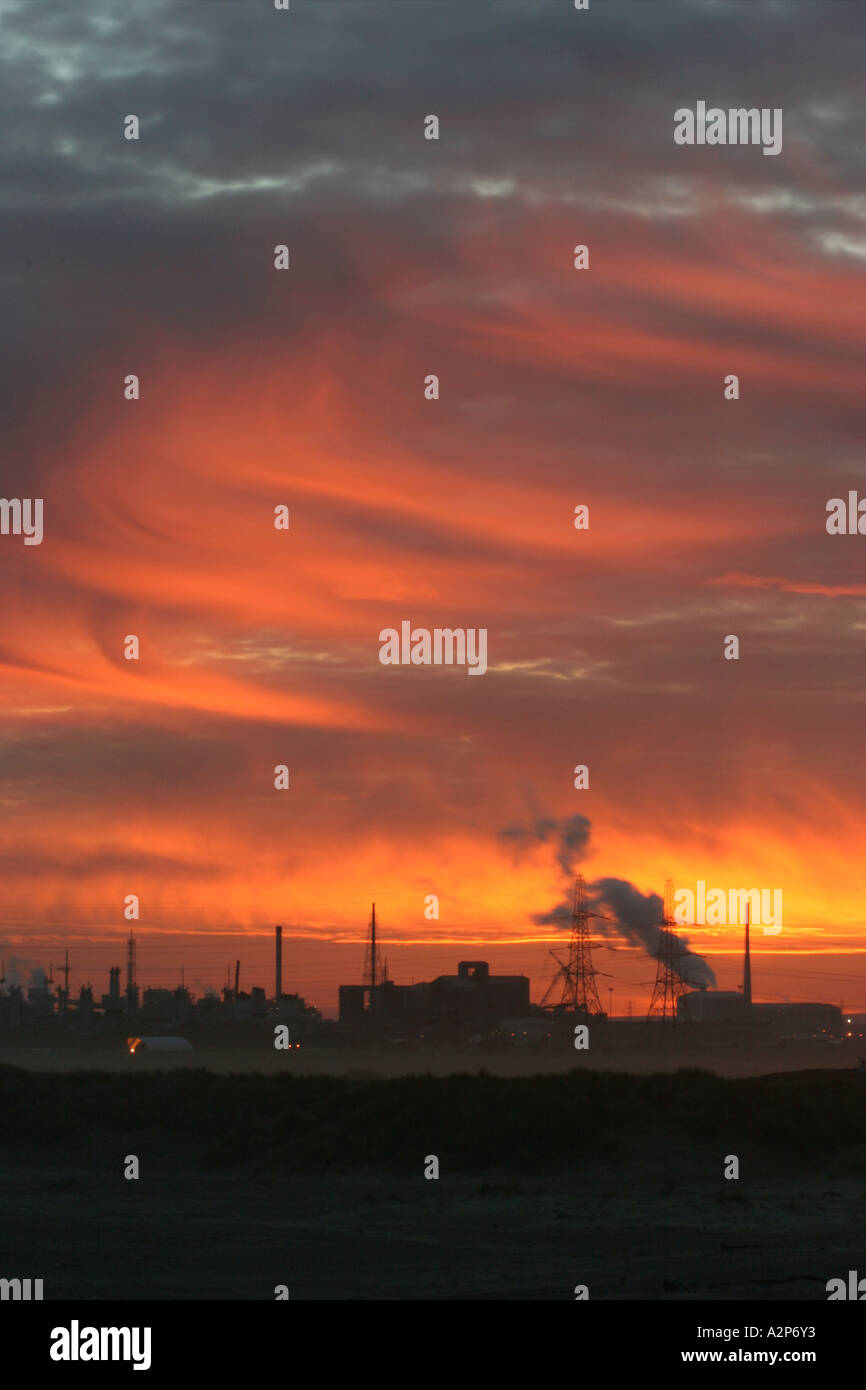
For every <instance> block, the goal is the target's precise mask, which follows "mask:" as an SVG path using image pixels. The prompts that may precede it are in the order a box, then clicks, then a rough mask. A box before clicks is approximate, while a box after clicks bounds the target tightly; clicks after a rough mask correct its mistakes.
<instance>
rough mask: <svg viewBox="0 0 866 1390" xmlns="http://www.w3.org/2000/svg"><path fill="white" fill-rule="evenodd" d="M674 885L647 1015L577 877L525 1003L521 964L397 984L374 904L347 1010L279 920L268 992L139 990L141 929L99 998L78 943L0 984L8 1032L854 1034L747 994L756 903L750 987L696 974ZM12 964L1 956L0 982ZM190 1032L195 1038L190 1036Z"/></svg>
mask: <svg viewBox="0 0 866 1390" xmlns="http://www.w3.org/2000/svg"><path fill="white" fill-rule="evenodd" d="M672 902H673V886H672V883H671V881H670V880H668V882H667V884H666V885H665V897H664V911H663V914H662V918H661V920H660V921H659V922H658V924H657V939H656V944H655V949H654V952H653V954H654V956H655V962H656V977H655V982H654V985H653V989H652V994H651V998H650V1002H649V1007H648V1009H647V1012H646V1015H644V1016H642V1017H628V1018H614V1017H612V1016H610V1014H609V1012H607V1011H605V1010H604V1009H603V1008H602V1005H601V1001H600V997H599V989H598V983H597V975H598V973H599V972H597V970H596V968H595V966H594V964H593V957H592V933H591V929H590V921H591V919H592V918H593V917H594V916H597V915H599V914H596V913H594V912H591V911H590V910H589V908H588V905H587V895H586V884H585V881H584V879H583V876H582V875H579V876H578V877H577V879H576V881H575V884H574V893H573V900H572V910H571V932H570V937H569V941H568V950H567V953H566V952H564V951H563V952H561V953H560V952H552V953H551V954H552V955H553V957H554V960H555V962H556V967H557V968H556V972H555V974H554V976H553V979H552V980H551V982H550V984H549V986H548V988H547V990H546V992H545V994H544V996H543V998H542V1000H541V1002H540V1003H539V1004H535V1005H533V1004H531V1003H530V980H529V978H528V976H526V975H495V974H491V972H490V966H489V964H488V962H487V961H484V960H462V961H459V962H457V963H456V973H455V974H450V975H439V976H437V978H436V979H433V980H429V981H422V982H419V983H412V984H408V985H400V984H397V983H396V982H395V981H393V980H391V979H389V978H388V967H387V962H386V961H385V959H384V956H383V953H382V945H381V941H380V940H379V939H378V936H377V922H376V907H375V904H373V909H372V912H371V915H370V922H369V929H368V936H367V944H366V955H365V962H364V968H363V973H362V980H361V982H360V983H356V984H342V985H340V986H339V1019H338V1021H336V1022H334V1021H333V1020H328V1019H324V1018H323V1016H322V1014H321V1012H320V1011H319V1010H318V1009H316V1008H314V1007H311V1006H309V1005H308V1004H307V1003H306V1002H305V1000H304V999H303V998H302V997H301V996H300V995H299V994H297V993H294V994H292V993H286V992H284V989H283V927H282V926H280V925H278V926H276V927H275V929H274V982H273V991H272V992H269V991H267V990H266V988H265V987H264V986H263V985H253V986H252V987H251V988H250V989H249V991H244V990H242V989H241V986H240V971H241V962H240V961H239V960H238V961H236V962H235V968H234V974H233V978H231V977H229V978H228V979H227V981H226V984H225V985H224V986H223V988H222V991H221V994H220V995H218V994H216V993H214V992H210V991H208V992H206V993H205V994H203V995H202V996H201V997H199V998H195V997H194V996H193V994H192V993H191V992H190V990H188V989H187V988H186V986H185V984H184V982H183V975H182V972H181V980H180V983H179V984H178V985H177V987H176V988H174V989H156V988H145V989H144V990H143V991H141V992H140V991H139V986H138V982H137V969H136V940H135V937H134V934H133V933H132V932H131V931H130V933H129V937H128V939H127V942H126V980H125V986H124V988H123V989H121V967H120V966H119V965H115V966H112V967H111V968H110V970H109V972H108V974H109V981H108V991H107V993H105V994H102V995H101V996H100V998H99V1000H98V1001H97V1000H96V999H95V998H94V990H93V986H92V985H91V984H90V983H88V984H86V985H82V986H81V988H80V991H79V994H78V997H77V999H71V998H70V992H69V970H70V966H69V953H68V951H67V952H66V957H65V963H64V965H63V966H62V967H61V974H62V977H63V983H62V984H60V983H56V982H55V980H54V974H53V969H52V970H51V971H50V972H49V974H48V975H46V976H45V978H44V979H43V980H42V981H41V982H37V983H34V984H31V986H30V987H29V988H27V990H26V993H25V990H24V988H23V986H21V985H19V984H13V983H11V982H10V983H9V984H8V986H7V987H6V988H5V989H4V988H0V1038H2V1037H4V1036H5V1037H7V1038H8V1037H10V1036H12V1035H14V1036H20V1035H21V1032H22V1030H31V1031H32V1030H44V1029H48V1030H51V1031H53V1032H57V1031H58V1030H59V1031H60V1033H61V1034H62V1035H63V1036H64V1037H66V1038H69V1037H73V1036H76V1035H77V1036H79V1037H86V1036H94V1037H96V1036H99V1035H103V1036H105V1037H107V1038H118V1039H122V1040H123V1042H124V1044H125V1045H126V1046H127V1048H128V1051H129V1052H130V1053H131V1054H133V1055H135V1054H137V1053H141V1054H143V1053H147V1052H166V1051H183V1050H188V1049H189V1046H190V1045H191V1044H190V1043H189V1039H190V1038H198V1039H199V1040H213V1039H214V1038H215V1037H216V1036H218V1035H220V1036H223V1037H225V1038H227V1039H229V1040H230V1041H232V1042H241V1041H253V1042H255V1041H261V1039H262V1037H263V1035H267V1036H268V1038H269V1040H270V1039H272V1036H273V1027H274V1025H275V1024H286V1025H287V1026H289V1028H290V1030H291V1035H292V1046H293V1047H296V1046H298V1045H299V1044H300V1042H304V1043H311V1044H313V1045H315V1044H316V1043H330V1044H331V1045H339V1044H340V1043H341V1042H345V1043H346V1044H347V1045H348V1044H355V1043H357V1042H358V1041H359V1040H361V1041H363V1040H365V1039H366V1040H369V1041H374V1040H377V1039H379V1040H385V1041H389V1040H390V1041H402V1042H411V1041H415V1040H417V1041H421V1040H423V1041H424V1042H425V1043H426V1044H434V1045H435V1044H436V1043H437V1042H441V1043H443V1044H444V1043H448V1042H466V1043H472V1044H474V1045H479V1044H488V1045H491V1046H498V1047H502V1046H506V1047H507V1046H514V1045H532V1046H537V1047H545V1046H546V1047H553V1048H558V1047H560V1046H566V1047H572V1046H573V1045H574V1041H573V1040H574V1036H575V1032H576V1030H577V1029H578V1027H579V1026H580V1025H584V1026H585V1027H586V1028H587V1029H589V1030H590V1031H591V1035H592V1046H593V1048H594V1049H602V1050H603V1049H608V1048H617V1047H644V1048H646V1047H649V1048H652V1047H656V1046H664V1045H670V1044H672V1043H676V1042H679V1041H683V1042H687V1043H688V1045H689V1046H696V1047H701V1046H705V1047H717V1046H721V1047H724V1046H757V1047H761V1046H767V1045H775V1044H779V1043H786V1042H813V1043H814V1042H822V1043H827V1044H830V1043H833V1044H836V1043H840V1042H842V1041H843V1040H850V1041H852V1042H855V1041H856V1042H859V1041H860V1040H861V1039H862V1038H863V1037H864V1036H866V1018H864V1017H863V1016H861V1015H846V1016H845V1019H844V1020H843V1016H842V1010H841V1008H840V1007H839V1006H837V1005H834V1004H826V1003H811V1002H796V1003H761V1002H758V1001H756V1000H755V999H754V998H753V994H752V961H751V945H750V936H749V933H750V922H749V913H748V910H747V913H746V922H745V925H744V943H743V978H742V987H741V988H740V989H737V990H717V989H710V988H707V987H706V986H703V985H702V986H701V987H700V988H693V987H692V986H690V984H689V983H688V979H689V970H688V960H694V957H693V956H690V955H689V953H688V952H687V948H686V946H685V944H684V943H683V942H682V940H681V938H680V937H679V936H678V935H677V932H676V931H675V929H674V918H673V911H672ZM4 984H5V967H3V966H0V986H3V985H4ZM185 1044H186V1046H185Z"/></svg>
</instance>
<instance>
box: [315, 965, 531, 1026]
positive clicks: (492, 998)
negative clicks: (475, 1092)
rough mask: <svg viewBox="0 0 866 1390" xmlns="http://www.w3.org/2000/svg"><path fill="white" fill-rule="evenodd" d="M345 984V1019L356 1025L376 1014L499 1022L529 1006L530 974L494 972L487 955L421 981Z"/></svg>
mask: <svg viewBox="0 0 866 1390" xmlns="http://www.w3.org/2000/svg"><path fill="white" fill-rule="evenodd" d="M370 994H371V989H370V986H369V985H341V986H340V1022H341V1023H342V1024H345V1025H348V1026H350V1027H351V1026H352V1025H358V1024H361V1023H363V1022H364V1021H365V1020H366V1019H368V1018H370V1017H371V1016H372V1017H375V1019H376V1021H377V1023H381V1024H397V1025H399V1026H402V1027H407V1028H411V1027H419V1028H425V1027H445V1028H457V1029H460V1028H474V1029H487V1028H494V1027H496V1025H497V1024H498V1023H499V1021H500V1019H502V1018H504V1017H505V1016H506V1015H518V1016H522V1015H525V1014H528V1012H529V979H528V977H527V976H526V975H491V974H490V966H489V965H488V963H487V961H485V960H462V961H460V963H459V965H458V966H457V974H456V975H440V976H438V978H437V979H435V980H430V981H428V982H425V983H422V984H417V985H396V984H394V982H393V980H385V981H383V982H382V983H381V984H377V985H376V986H375V988H374V989H373V990H372V995H373V998H372V999H370V998H369V996H370Z"/></svg>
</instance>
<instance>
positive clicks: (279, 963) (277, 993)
mask: <svg viewBox="0 0 866 1390" xmlns="http://www.w3.org/2000/svg"><path fill="white" fill-rule="evenodd" d="M276 953H277V958H276V982H275V984H274V1000H275V1002H276V1005H277V1008H279V1006H280V1000H281V999H282V997H283V929H282V927H277V929H276Z"/></svg>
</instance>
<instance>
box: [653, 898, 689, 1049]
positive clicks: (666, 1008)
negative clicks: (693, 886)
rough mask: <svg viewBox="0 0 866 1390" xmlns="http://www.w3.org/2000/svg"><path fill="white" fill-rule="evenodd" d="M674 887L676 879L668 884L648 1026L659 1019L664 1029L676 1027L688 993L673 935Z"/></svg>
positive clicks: (680, 951) (679, 946) (678, 946)
mask: <svg viewBox="0 0 866 1390" xmlns="http://www.w3.org/2000/svg"><path fill="white" fill-rule="evenodd" d="M673 902H674V885H673V879H670V878H669V879H667V880H666V881H665V904H664V918H663V920H662V922H661V924H660V926H659V940H658V955H657V957H656V959H657V961H658V965H657V968H656V980H655V985H654V986H653V992H652V998H651V999H650V1006H649V1009H648V1010H647V1022H649V1021H650V1019H653V1018H658V1019H660V1020H661V1022H662V1023H663V1024H665V1025H669V1026H671V1027H674V1028H675V1027H676V1023H677V1000H678V999H679V998H680V997H681V995H683V994H685V993H686V990H687V989H688V985H687V984H686V982H685V980H684V979H683V975H682V964H683V947H682V943H681V941H680V939H679V937H678V936H677V934H676V932H675V931H674V912H673Z"/></svg>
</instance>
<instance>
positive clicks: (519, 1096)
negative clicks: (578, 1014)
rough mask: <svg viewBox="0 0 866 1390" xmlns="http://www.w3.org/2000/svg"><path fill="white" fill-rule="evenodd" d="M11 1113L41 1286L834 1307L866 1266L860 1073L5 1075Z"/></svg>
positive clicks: (30, 1251) (11, 1237)
mask: <svg viewBox="0 0 866 1390" xmlns="http://www.w3.org/2000/svg"><path fill="white" fill-rule="evenodd" d="M0 1116H2V1117H3V1118H2V1133H0V1167H2V1184H3V1215H2V1217H0V1266H2V1268H0V1277H7V1278H9V1277H14V1276H19V1277H28V1276H29V1277H31V1278H40V1277H41V1278H43V1279H44V1284H45V1297H46V1298H47V1299H57V1298H61V1299H62V1298H94V1299H96V1298H120V1299H123V1298H130V1299H135V1298H171V1299H177V1298H214V1299H236V1298H255V1299H259V1298H263V1299H272V1298H273V1296H274V1286H275V1285H277V1284H285V1285H287V1286H288V1287H289V1289H290V1292H291V1297H292V1298H293V1299H297V1298H301V1299H304V1298H325V1299H328V1298H366V1299H369V1298H389V1299H397V1298H401V1299H424V1298H443V1299H454V1298H471V1299H490V1298H497V1299H522V1298H532V1299H548V1298H563V1299H571V1298H573V1297H574V1292H573V1291H574V1286H575V1285H576V1284H586V1285H588V1287H589V1293H590V1297H591V1298H605V1299H609V1298H618V1299H628V1298H678V1299H689V1298H718V1299H728V1298H730V1299H736V1298H766V1299H792V1298H793V1299H821V1300H823V1299H826V1290H825V1285H826V1282H827V1280H828V1279H830V1278H833V1277H836V1276H838V1275H842V1276H845V1275H846V1273H847V1271H848V1270H849V1269H858V1270H860V1271H861V1272H862V1273H866V1239H864V1235H866V1221H864V1215H866V1203H864V1198H863V1185H864V1179H866V1084H864V1083H863V1082H862V1081H861V1080H860V1079H859V1077H858V1076H857V1075H856V1073H853V1072H850V1071H840V1070H833V1071H817V1070H812V1071H805V1072H787V1073H781V1074H777V1075H771V1076H764V1077H757V1078H741V1079H733V1080H731V1079H724V1078H722V1077H718V1076H713V1075H711V1074H709V1073H706V1072H698V1071H680V1072H676V1073H669V1074H657V1075H651V1076H634V1075H627V1074H621V1073H615V1072H588V1071H576V1072H571V1073H567V1074H563V1075H547V1076H535V1077H519V1078H510V1077H509V1078H504V1077H496V1076H488V1075H484V1074H481V1075H457V1076H450V1077H434V1076H429V1075H425V1076H412V1077H400V1078H396V1079H384V1080H378V1079H377V1080H362V1079H350V1078H346V1077H324V1076H261V1075H256V1074H250V1073H247V1074H243V1075H230V1076H223V1075H217V1074H214V1073H212V1072H209V1071H204V1070H201V1071H193V1070H178V1071H172V1072H165V1073H162V1072H158V1071H151V1072H147V1073H142V1074H139V1075H130V1076H122V1075H117V1074H111V1073H101V1072H75V1073H67V1074H64V1075H56V1074H55V1075H50V1074H40V1073H34V1072H25V1071H22V1070H19V1069H18V1068H14V1067H2V1068H0ZM128 1154H135V1155H137V1156H138V1158H139V1161H140V1169H141V1176H140V1178H139V1179H138V1180H137V1181H127V1180H126V1179H124V1177H123V1167H124V1160H125V1157H126V1155H128ZM434 1154H435V1155H436V1156H437V1157H438V1159H439V1164H440V1174H441V1175H440V1178H439V1179H438V1181H436V1180H427V1179H425V1177H424V1166H425V1159H426V1157H427V1156H428V1155H434ZM726 1155H736V1156H737V1157H738V1158H739V1161H740V1174H741V1176H740V1178H739V1180H735V1181H733V1180H725V1178H724V1177H723V1170H724V1164H725V1158H726Z"/></svg>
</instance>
